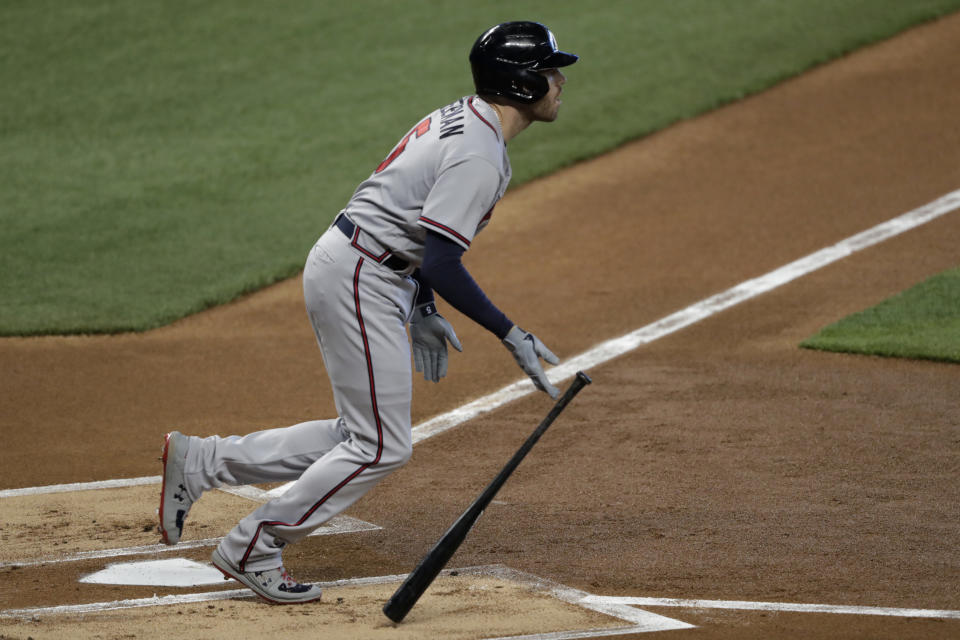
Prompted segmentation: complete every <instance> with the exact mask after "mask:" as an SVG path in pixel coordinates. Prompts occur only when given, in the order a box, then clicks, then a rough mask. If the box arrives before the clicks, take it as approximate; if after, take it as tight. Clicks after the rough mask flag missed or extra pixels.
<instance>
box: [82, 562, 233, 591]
mask: <svg viewBox="0 0 960 640" xmlns="http://www.w3.org/2000/svg"><path fill="white" fill-rule="evenodd" d="M80 582H88V583H92V584H124V585H143V586H151V587H198V586H200V585H205V584H223V574H222V573H220V571H219V570H218V569H215V568H214V567H213V566H211V565H209V564H200V563H199V562H194V561H193V560H187V559H186V558H169V559H167V560H148V561H146V562H118V563H115V564H109V565H107V568H106V569H102V570H100V571H97V572H96V573H91V574H89V575H86V576H84V577H82V578H80Z"/></svg>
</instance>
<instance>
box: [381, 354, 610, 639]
mask: <svg viewBox="0 0 960 640" xmlns="http://www.w3.org/2000/svg"><path fill="white" fill-rule="evenodd" d="M590 382H591V380H590V377H589V376H588V375H587V374H585V373H584V372H583V371H578V372H577V375H576V378H575V379H574V381H573V382H572V383H571V384H570V387H569V388H568V389H567V391H566V392H565V393H564V394H563V396H562V397H561V398H560V399H559V400H557V402H556V404H555V405H554V406H553V408H552V409H551V410H550V413H548V414H547V417H546V418H544V419H543V421H542V422H541V423H540V425H539V426H538V427H537V428H536V430H534V432H533V433H532V434H531V435H530V437H529V438H527V440H526V442H524V443H523V445H522V446H521V447H520V449H518V450H517V452H516V453H515V454H514V455H513V458H511V459H510V462H508V463H507V464H506V466H505V467H504V468H503V469H502V470H501V471H500V473H498V474H497V477H496V478H494V479H493V482H491V483H490V484H489V486H487V488H486V489H484V491H483V493H482V494H480V497H478V498H477V499H476V500H474V501H473V504H471V505H470V507H469V508H467V510H466V511H464V512H463V514H462V515H461V516H460V517H459V518H457V521H456V522H454V523H453V526H451V527H450V528H449V529H448V530H447V532H446V533H445V534H443V537H442V538H440V541H439V542H437V544H436V545H434V547H433V549H431V550H430V551H429V552H428V553H427V555H426V556H425V557H424V558H423V560H421V561H420V564H418V565H417V568H416V569H414V570H413V571H412V572H411V573H410V575H409V576H407V579H406V580H405V581H404V582H403V584H402V585H400V587H399V588H398V589H397V590H396V592H395V593H394V594H393V596H392V597H391V598H390V600H388V601H387V603H386V604H385V605H384V607H383V613H384V615H386V616H387V617H388V618H390V619H391V620H393V621H394V622H400V621H401V620H403V618H404V616H406V615H407V613H408V612H409V611H410V609H412V608H413V605H414V604H416V602H417V600H419V599H420V596H422V595H423V593H424V591H426V590H427V587H429V586H430V583H431V582H433V580H434V578H436V577H437V575H438V574H439V573H440V571H442V570H443V567H444V566H445V565H446V564H447V561H448V560H450V558H451V557H452V556H453V554H454V552H456V550H457V549H458V548H459V547H460V543H461V542H463V540H464V538H466V537H467V533H469V532H470V529H471V528H473V525H474V523H476V521H477V519H478V518H479V517H480V516H481V514H483V510H484V509H486V508H487V505H489V504H490V501H491V500H493V497H494V496H495V495H496V494H497V491H499V490H500V487H502V486H503V484H504V483H505V482H506V481H507V478H509V477H510V474H511V473H513V471H514V470H515V469H516V468H517V466H518V465H519V464H520V461H522V460H523V459H524V457H526V455H527V453H529V452H530V449H532V448H533V445H535V444H536V443H537V440H539V439H540V436H542V435H543V433H544V432H545V431H546V430H547V427H549V426H550V425H551V423H553V421H554V420H556V418H557V416H558V415H560V412H561V411H563V409H564V408H565V407H566V406H567V404H569V403H570V401H571V400H573V397H574V396H575V395H577V393H579V392H580V390H581V389H583V388H584V387H585V386H587V385H588V384H590Z"/></svg>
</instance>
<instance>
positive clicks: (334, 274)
mask: <svg viewBox="0 0 960 640" xmlns="http://www.w3.org/2000/svg"><path fill="white" fill-rule="evenodd" d="M509 181H510V161H509V160H508V158H507V154H506V146H505V145H504V142H503V134H502V131H501V128H500V121H499V119H498V118H497V115H496V112H495V111H494V110H493V108H492V107H491V106H490V105H488V104H487V103H485V102H483V101H482V100H480V99H479V98H477V97H475V96H472V97H465V98H461V99H460V100H457V101H456V102H454V103H452V104H449V105H447V106H445V107H443V108H441V109H437V110H436V111H434V112H433V113H431V114H430V115H429V116H427V117H426V118H425V119H423V120H422V121H421V122H420V123H419V124H418V125H417V126H416V127H414V128H413V130H411V131H410V133H408V134H407V135H406V136H405V137H404V138H403V139H402V140H401V141H400V143H399V144H398V145H397V146H396V147H395V148H394V149H393V151H392V152H391V153H390V154H389V155H388V156H387V158H386V159H385V160H384V161H383V162H382V163H381V164H380V166H379V167H377V169H376V170H375V171H374V172H373V173H372V174H371V175H370V177H369V178H368V179H367V180H365V181H364V182H363V183H361V185H360V186H359V187H358V188H357V190H356V192H355V193H354V195H353V197H352V198H351V199H350V202H349V203H348V205H347V206H346V208H345V209H344V213H345V214H346V216H347V218H349V219H350V220H352V222H353V223H354V225H356V226H357V227H359V229H358V230H356V231H355V233H354V234H353V235H351V236H349V237H348V236H347V235H345V232H344V231H342V230H341V229H339V228H336V227H335V226H334V227H331V228H330V229H328V230H327V232H326V233H324V234H323V235H322V236H321V237H320V239H319V240H318V241H317V243H316V244H315V245H314V247H313V249H312V250H311V252H310V255H309V256H308V258H307V261H306V264H305V266H304V272H303V290H304V301H305V303H306V307H307V314H308V316H309V318H310V323H311V325H312V326H313V329H314V332H315V334H316V337H317V344H318V345H319V346H320V352H321V354H322V356H323V362H324V366H325V367H326V370H327V373H328V375H329V377H330V383H331V386H332V387H333V396H334V401H335V403H336V407H337V413H338V417H337V418H333V419H330V420H314V421H310V422H304V423H302V424H299V425H295V426H293V427H288V428H283V429H269V430H265V431H261V432H257V433H253V434H250V435H248V436H245V437H242V438H241V437H237V436H231V437H228V438H221V437H219V436H212V437H210V438H205V439H201V438H197V437H192V438H190V446H189V450H188V453H187V456H186V461H185V476H184V482H185V485H186V487H187V491H188V493H189V494H190V496H192V497H194V498H196V497H199V496H200V495H201V494H202V493H203V492H205V491H208V490H210V489H212V488H214V487H217V486H220V485H221V484H239V483H256V482H277V481H286V480H294V479H295V480H296V481H295V482H294V483H293V484H292V485H291V486H290V488H289V489H288V490H287V492H286V493H285V494H284V495H283V496H281V497H279V498H275V499H273V500H270V501H269V502H267V503H265V504H263V505H262V506H260V507H259V508H258V509H256V510H255V511H254V512H253V513H251V514H250V515H248V516H247V517H245V518H243V519H242V520H241V521H240V522H239V523H237V526H236V527H234V528H233V530H231V531H230V532H229V533H228V534H227V536H226V537H225V538H224V539H223V541H222V542H221V543H220V546H219V553H220V554H221V556H222V557H224V558H226V559H227V560H229V561H230V562H231V563H233V564H234V565H235V566H237V567H238V568H239V570H240V571H265V570H267V569H271V568H275V567H278V566H280V564H281V557H280V554H281V550H282V549H283V547H284V546H285V545H286V544H288V543H291V542H296V541H297V540H300V539H302V538H303V537H304V536H306V535H308V534H309V533H310V532H311V531H313V530H314V529H316V528H317V527H318V526H320V525H321V524H322V523H323V522H325V521H327V520H328V519H330V518H332V517H333V516H335V515H337V514H338V513H341V512H342V511H343V510H344V509H346V508H347V507H349V506H350V505H351V504H353V502H354V501H355V500H357V499H358V498H360V497H361V496H362V495H364V494H365V493H366V492H367V491H368V490H369V489H370V488H371V487H372V486H373V485H374V484H376V483H377V482H378V481H379V480H380V479H382V478H383V477H385V476H386V475H388V474H389V473H390V472H391V471H393V470H394V469H396V468H398V467H399V466H401V465H402V464H404V463H405V462H406V461H407V460H408V459H409V457H410V454H411V452H412V448H413V443H412V434H411V430H410V427H411V424H410V402H411V396H412V380H411V365H410V343H409V341H408V338H407V332H406V326H405V325H406V323H407V321H408V320H409V318H410V314H411V313H412V310H413V305H414V299H415V296H416V293H417V283H416V282H415V281H414V280H413V279H412V278H411V277H410V275H409V272H410V271H412V267H413V266H417V265H419V264H420V263H421V262H422V260H423V252H424V242H425V238H426V230H427V229H430V230H432V231H435V232H437V233H439V234H442V235H444V236H446V237H447V238H450V239H451V240H453V241H454V242H457V243H458V244H459V245H460V246H462V247H464V248H465V249H466V248H468V247H469V246H470V242H471V241H472V240H473V237H474V235H475V234H476V233H477V232H478V231H480V229H482V228H483V227H484V226H485V225H486V224H487V222H488V221H489V219H490V214H491V212H492V210H493V207H494V205H495V204H496V203H497V201H498V200H499V199H500V198H501V197H502V196H503V193H504V191H505V190H506V188H507V184H508V182H509ZM384 250H389V251H390V252H392V253H394V254H396V255H398V256H400V257H401V258H403V259H406V260H407V261H408V262H410V263H411V265H412V266H409V267H408V268H407V269H405V270H404V271H402V272H397V271H394V270H392V269H391V268H389V267H388V265H386V264H385V263H383V260H382V259H379V258H382V255H381V254H382V252H383V251H384ZM378 256H379V258H378Z"/></svg>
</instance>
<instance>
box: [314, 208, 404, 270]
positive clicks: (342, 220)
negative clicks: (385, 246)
mask: <svg viewBox="0 0 960 640" xmlns="http://www.w3.org/2000/svg"><path fill="white" fill-rule="evenodd" d="M333 224H334V226H336V227H337V229H340V231H342V232H343V235H345V236H347V237H348V238H350V245H351V246H353V248H355V249H357V250H359V251H360V252H362V253H363V255H365V256H367V257H368V258H370V259H371V260H373V261H374V262H376V263H378V264H382V265H383V266H385V267H387V268H388V269H393V270H394V271H406V270H407V269H408V268H409V267H410V263H409V262H407V261H406V260H404V259H403V258H398V257H397V256H395V255H393V254H392V253H390V252H389V251H385V252H384V253H383V255H380V256H377V255H374V254H373V253H371V252H370V251H367V250H366V249H364V248H363V247H361V246H360V245H359V244H357V242H356V240H355V239H354V237H353V234H354V233H355V232H356V230H357V225H355V224H353V223H352V222H350V219H349V218H347V216H337V219H336V220H335V221H334V223H333Z"/></svg>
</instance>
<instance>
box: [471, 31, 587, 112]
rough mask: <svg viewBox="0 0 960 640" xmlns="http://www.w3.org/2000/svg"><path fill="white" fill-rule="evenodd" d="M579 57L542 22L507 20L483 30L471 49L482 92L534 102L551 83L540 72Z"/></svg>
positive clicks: (474, 77)
mask: <svg viewBox="0 0 960 640" xmlns="http://www.w3.org/2000/svg"><path fill="white" fill-rule="evenodd" d="M578 59H579V56H576V55H574V54H572V53H567V52H565V51H560V50H559V49H557V39H556V38H555V37H554V36H553V33H551V31H550V29H548V28H546V27H545V26H544V25H542V24H540V23H539V22H526V21H522V22H504V23H502V24H498V25H497V26H495V27H491V28H490V29H488V30H487V31H485V32H484V33H483V35H481V36H480V37H479V38H477V41H476V42H475V43H474V44H473V48H472V49H471V50H470V67H471V69H472V70H473V83H474V85H475V86H476V89H477V93H478V94H481V95H494V96H503V97H505V98H509V99H511V100H516V101H517V102H520V103H523V104H531V103H534V102H536V101H537V100H539V99H540V98H542V97H543V96H545V95H547V92H548V91H549V90H550V85H549V83H548V82H547V79H546V78H544V77H543V76H542V75H540V74H539V73H538V71H542V70H544V69H556V68H558V67H566V66H568V65H571V64H573V63H574V62H576V61H577V60H578Z"/></svg>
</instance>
